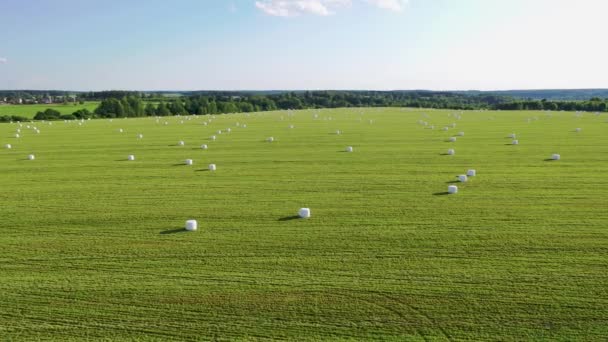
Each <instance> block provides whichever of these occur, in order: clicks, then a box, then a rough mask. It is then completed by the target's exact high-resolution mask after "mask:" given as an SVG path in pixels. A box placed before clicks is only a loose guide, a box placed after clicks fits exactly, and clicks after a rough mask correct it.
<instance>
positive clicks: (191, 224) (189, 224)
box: [185, 220, 198, 232]
mask: <svg viewBox="0 0 608 342" xmlns="http://www.w3.org/2000/svg"><path fill="white" fill-rule="evenodd" d="M185 228H186V230H187V231H189V232H194V231H196V230H197V229H198V222H196V220H188V221H186V226H185Z"/></svg>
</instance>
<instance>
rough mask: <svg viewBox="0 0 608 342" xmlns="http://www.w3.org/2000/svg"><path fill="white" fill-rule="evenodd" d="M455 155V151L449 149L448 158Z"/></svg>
mask: <svg viewBox="0 0 608 342" xmlns="http://www.w3.org/2000/svg"><path fill="white" fill-rule="evenodd" d="M455 154H456V151H455V150H454V149H453V148H451V149H449V150H448V155H449V156H453V155H455Z"/></svg>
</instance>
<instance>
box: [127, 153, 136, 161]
mask: <svg viewBox="0 0 608 342" xmlns="http://www.w3.org/2000/svg"><path fill="white" fill-rule="evenodd" d="M127 160H129V161H134V160H135V156H134V155H132V154H129V155H128V156H127Z"/></svg>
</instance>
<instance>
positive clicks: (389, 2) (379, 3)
mask: <svg viewBox="0 0 608 342" xmlns="http://www.w3.org/2000/svg"><path fill="white" fill-rule="evenodd" d="M408 1H409V0H367V2H368V3H370V4H372V5H374V6H376V7H378V8H382V9H386V10H390V11H395V12H401V11H403V9H404V8H405V6H406V5H407V3H408Z"/></svg>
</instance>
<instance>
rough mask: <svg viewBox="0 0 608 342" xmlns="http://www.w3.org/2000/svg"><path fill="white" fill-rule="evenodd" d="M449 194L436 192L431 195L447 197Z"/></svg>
mask: <svg viewBox="0 0 608 342" xmlns="http://www.w3.org/2000/svg"><path fill="white" fill-rule="evenodd" d="M449 194H450V193H449V192H447V191H443V192H436V193H434V194H433V196H445V195H449Z"/></svg>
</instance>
